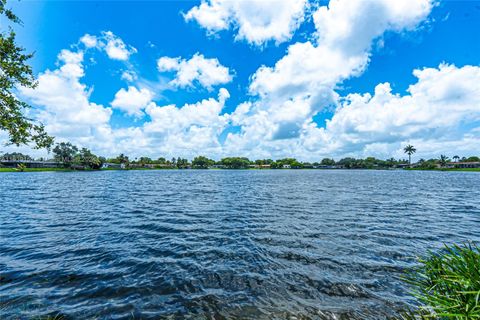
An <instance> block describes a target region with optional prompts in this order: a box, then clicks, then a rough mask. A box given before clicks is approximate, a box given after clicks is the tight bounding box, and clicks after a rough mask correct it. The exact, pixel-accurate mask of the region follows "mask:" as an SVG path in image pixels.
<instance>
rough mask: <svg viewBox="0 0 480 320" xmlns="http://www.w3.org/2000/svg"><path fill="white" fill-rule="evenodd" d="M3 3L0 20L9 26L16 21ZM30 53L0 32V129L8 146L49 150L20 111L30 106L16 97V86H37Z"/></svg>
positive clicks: (40, 129)
mask: <svg viewBox="0 0 480 320" xmlns="http://www.w3.org/2000/svg"><path fill="white" fill-rule="evenodd" d="M5 6H6V0H0V18H1V17H3V16H5V17H6V19H7V20H8V21H10V22H12V23H16V24H19V23H21V21H20V19H19V18H18V17H17V16H16V15H15V14H14V13H13V12H12V11H11V10H9V9H7V8H6V7H5ZM32 56H33V55H32V54H25V53H24V49H23V48H22V47H19V46H18V45H17V44H16V39H15V32H14V31H13V30H12V29H11V28H9V30H8V32H7V31H3V30H0V130H1V131H6V132H7V133H8V135H9V143H10V144H13V145H17V146H19V145H23V144H28V143H32V144H33V145H34V146H35V147H36V148H47V149H48V148H50V146H51V145H52V144H53V138H52V137H50V136H49V135H48V134H47V133H46V132H45V128H44V126H43V125H42V124H38V123H35V122H34V121H32V120H31V119H29V118H27V117H26V115H25V113H24V111H25V110H26V109H28V108H30V106H29V105H28V104H27V103H25V102H24V101H21V100H19V99H18V98H17V95H16V94H15V90H16V89H17V88H18V87H24V88H30V89H34V88H35V87H36V85H37V83H36V82H35V78H34V76H33V72H32V68H31V67H30V66H29V65H28V63H27V61H28V60H29V59H30V58H31V57H32Z"/></svg>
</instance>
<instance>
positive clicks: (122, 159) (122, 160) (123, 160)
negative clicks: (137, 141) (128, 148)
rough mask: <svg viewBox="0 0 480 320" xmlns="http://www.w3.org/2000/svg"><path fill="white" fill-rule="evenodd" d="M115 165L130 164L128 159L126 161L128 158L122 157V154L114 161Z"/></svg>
mask: <svg viewBox="0 0 480 320" xmlns="http://www.w3.org/2000/svg"><path fill="white" fill-rule="evenodd" d="M115 160H116V161H115V162H117V163H120V164H125V165H126V164H128V163H130V159H128V156H126V155H124V154H123V153H120V155H119V156H118V157H117V158H116V159H115Z"/></svg>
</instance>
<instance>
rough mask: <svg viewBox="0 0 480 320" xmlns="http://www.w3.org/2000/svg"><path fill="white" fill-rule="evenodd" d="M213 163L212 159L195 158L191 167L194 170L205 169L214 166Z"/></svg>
mask: <svg viewBox="0 0 480 320" xmlns="http://www.w3.org/2000/svg"><path fill="white" fill-rule="evenodd" d="M214 164H215V161H214V160H212V159H208V158H207V157H204V156H198V157H195V158H194V159H193V160H192V167H193V168H195V169H207V168H208V167H209V166H211V165H214Z"/></svg>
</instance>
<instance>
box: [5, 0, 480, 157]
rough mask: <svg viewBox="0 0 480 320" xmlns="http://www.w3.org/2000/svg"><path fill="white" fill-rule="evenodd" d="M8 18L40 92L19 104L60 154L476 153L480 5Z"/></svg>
mask: <svg viewBox="0 0 480 320" xmlns="http://www.w3.org/2000/svg"><path fill="white" fill-rule="evenodd" d="M232 3H234V4H232ZM9 5H10V6H11V7H13V9H14V10H15V12H16V13H17V14H18V15H19V16H20V17H21V19H22V20H23V22H24V26H23V27H15V29H16V31H17V33H18V39H19V42H20V43H21V44H22V45H24V46H25V47H26V48H27V49H28V50H31V51H35V57H34V58H33V59H32V61H31V62H32V65H33V67H34V71H35V73H36V74H37V75H38V76H39V83H40V85H39V89H38V91H36V92H32V91H29V90H20V94H21V95H22V96H24V98H25V99H26V100H27V101H29V102H30V103H31V104H32V105H33V106H34V107H35V109H34V111H33V112H32V115H33V117H36V118H37V119H38V120H39V121H42V122H43V123H45V124H46V126H47V129H49V132H51V133H52V134H53V135H55V136H56V137H57V140H58V141H61V140H69V141H73V142H74V143H76V144H79V145H82V146H86V147H89V148H91V149H92V150H94V151H95V152H98V153H101V154H105V155H114V154H118V153H120V152H126V153H129V154H132V155H134V156H139V155H149V156H153V157H159V156H173V155H180V156H186V157H189V158H191V157H193V156H195V155H199V154H206V155H210V156H212V157H214V158H219V157H222V156H227V155H246V156H249V157H252V158H260V157H273V158H277V157H283V156H297V157H299V158H301V159H305V160H316V159H319V158H322V157H326V156H331V157H335V158H338V157H342V156H366V155H374V156H378V157H390V156H395V157H400V156H402V151H401V149H402V146H403V145H405V144H406V143H412V144H415V145H416V146H417V149H418V150H419V151H418V153H419V156H424V157H433V156H438V154H440V153H446V152H452V150H454V151H455V152H456V153H459V154H461V155H469V154H480V147H479V143H478V142H479V141H480V138H479V137H480V124H479V123H480V122H479V121H480V104H479V101H480V92H479V87H478V83H479V82H476V83H475V80H477V77H479V70H478V68H479V65H480V35H479V32H478V30H480V2H477V1H433V0H411V1H407V4H406V5H396V4H395V3H393V2H391V1H388V0H361V1H358V3H356V4H355V5H354V6H353V7H356V6H358V8H349V6H348V5H346V4H345V1H342V0H336V1H331V2H330V3H328V1H322V2H318V1H311V2H308V1H307V0H288V1H284V2H281V1H280V2H279V1H275V0H263V1H260V0H251V1H239V2H238V4H235V2H232V1H223V0H208V1H207V0H205V1H203V2H200V1H145V2H128V1H119V2H114V1H99V2H97V1H84V2H80V1H20V2H14V1H11V2H9ZM350 7H351V6H350ZM353 9H356V11H354V10H353ZM376 12H378V13H379V14H376ZM0 27H2V28H3V25H2V24H0ZM342 28H345V30H344V29H342ZM86 34H88V35H89V36H90V37H93V38H95V40H96V44H95V45H94V46H91V47H88V46H86V45H85V43H84V42H82V41H81V40H80V39H81V38H82V37H84V35H86ZM110 41H113V42H112V43H113V44H117V45H118V44H119V43H121V44H122V45H123V47H122V45H121V46H120V47H121V48H120V49H122V50H124V51H125V52H124V53H125V55H123V56H122V55H120V56H116V57H115V55H114V54H112V55H111V54H110V53H108V51H107V48H108V46H109V43H110ZM62 50H64V51H62ZM65 50H68V52H69V53H72V54H77V55H78V54H80V55H81V57H80V56H77V58H75V59H73V60H72V57H70V58H65V55H64V56H59V55H60V53H61V52H64V53H65ZM117 53H118V52H117ZM120 54H121V53H120ZM195 55H196V58H194V59H192V57H195ZM162 57H164V58H175V59H173V60H172V59H171V60H162V61H163V64H162V66H160V64H159V61H160V60H159V59H161V58H162ZM177 58H178V59H177ZM80 60H81V61H80ZM168 63H174V65H173V66H172V65H170V64H168ZM276 64H277V65H276ZM65 65H66V66H67V67H68V68H63V69H62V66H65ZM72 66H73V67H72ZM262 66H265V67H264V68H263V67H262ZM71 67H72V68H73V69H72V68H71ZM75 68H79V70H80V71H78V72H77V71H75V70H76V69H75ZM71 70H74V71H73V73H72V72H71ZM414 70H418V72H417V73H416V74H415V75H414ZM192 72H193V73H194V74H193V75H192V74H191V73H192ZM222 72H223V73H222ZM124 73H128V74H130V76H131V77H130V78H129V79H127V78H128V77H126V76H125V74H124ZM122 74H123V75H124V76H123V77H122ZM182 76H183V77H186V78H181V77H182ZM478 80H480V79H478ZM387 82H388V83H389V85H388V88H390V89H388V88H387V87H386V86H385V85H382V84H384V83H387ZM452 83H455V86H458V87H457V88H455V92H450V91H451V90H453V89H452V87H453V86H452V85H451V84H452ZM53 84H55V85H56V86H54V85H53ZM379 85H380V86H379ZM409 86H414V88H413V90H410V91H409V90H408V88H409ZM53 87H55V88H57V89H56V90H57V92H54V91H49V88H53ZM222 88H223V89H222ZM376 88H377V89H376ZM410 88H412V87H410ZM435 88H436V89H438V90H443V91H439V92H437V91H435ZM122 89H123V93H120V91H121V90H122ZM432 90H433V91H432ZM412 92H413V93H412ZM457 93H458V95H459V97H456V98H455V99H453V100H452V99H450V98H449V97H451V96H452V95H454V96H455V95H457ZM69 99H73V100H72V101H73V102H72V103H71V104H70V103H68V101H69ZM439 99H440V100H439ZM59 101H62V102H61V103H59ZM186 104H188V105H190V107H187V106H186ZM411 105H414V109H411V107H410V106H411ZM415 108H417V109H415ZM77 109H78V110H81V111H79V114H81V116H76V115H75V111H74V110H77ZM242 110H243V111H242ZM427 111H428V112H427ZM412 113H413V114H417V115H418V117H415V116H414V115H412ZM425 113H428V114H429V115H426V114H425ZM448 114H450V115H451V116H450V117H448V116H447V115H448ZM429 117H431V118H429ZM443 117H445V119H444V118H443ZM450 118H451V119H450ZM449 119H450V120H449ZM450 156H452V155H450Z"/></svg>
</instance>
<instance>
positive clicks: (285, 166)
mask: <svg viewBox="0 0 480 320" xmlns="http://www.w3.org/2000/svg"><path fill="white" fill-rule="evenodd" d="M282 168H283V169H291V168H292V167H291V166H290V165H289V164H284V165H283V167H282Z"/></svg>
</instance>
